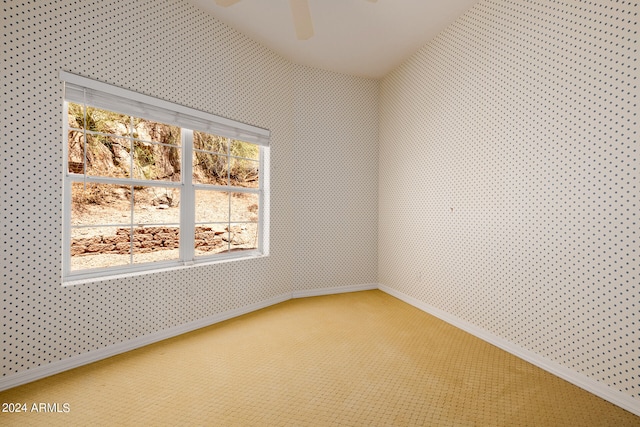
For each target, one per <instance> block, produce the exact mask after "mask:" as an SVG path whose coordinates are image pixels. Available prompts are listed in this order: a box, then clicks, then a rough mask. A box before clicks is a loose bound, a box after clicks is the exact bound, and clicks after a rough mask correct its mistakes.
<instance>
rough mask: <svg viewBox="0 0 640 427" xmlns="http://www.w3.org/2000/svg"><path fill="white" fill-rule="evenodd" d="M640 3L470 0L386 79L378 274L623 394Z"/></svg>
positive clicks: (639, 385) (630, 293) (629, 367)
mask: <svg viewBox="0 0 640 427" xmlns="http://www.w3.org/2000/svg"><path fill="white" fill-rule="evenodd" d="M631 3H633V5H632V4H631ZM638 11H639V10H638V5H637V4H636V3H635V2H613V1H611V2H609V1H604V2H587V1H571V2H563V1H535V2H533V1H520V0H517V1H516V0H513V1H497V0H487V1H480V2H479V3H478V4H476V5H475V6H474V7H473V8H472V9H471V10H469V11H468V12H467V13H466V14H465V15H464V16H463V17H461V18H460V19H459V20H457V21H456V22H455V23H454V24H453V25H451V26H450V27H448V28H447V29H446V30H445V31H444V32H443V33H441V34H440V35H439V36H438V37H437V38H436V39H435V40H433V41H432V42H431V43H429V44H428V45H426V46H424V47H423V48H422V49H421V50H420V51H419V52H417V53H416V54H415V55H414V56H413V57H412V58H411V59H410V60H408V61H407V62H406V63H404V64H403V65H402V66H401V67H399V68H398V69H396V70H395V71H394V72H392V73H391V74H390V75H388V76H387V77H386V78H385V79H384V80H383V81H382V83H381V112H380V116H381V118H380V152H379V158H380V163H379V179H380V186H379V195H378V197H379V234H378V236H379V241H378V244H379V246H378V247H379V263H378V279H379V282H380V283H381V284H383V285H386V286H388V287H389V288H391V289H393V290H395V291H398V292H400V293H402V294H403V295H406V296H409V297H411V298H414V299H415V300H417V301H419V302H420V303H424V304H427V305H429V306H430V307H433V308H435V309H436V310H442V311H443V312H444V313H447V315H449V316H451V317H452V318H455V319H458V320H460V321H462V322H466V323H467V324H470V325H472V327H474V328H476V329H477V330H480V331H483V332H485V333H486V334H488V335H491V336H494V337H498V338H499V339H502V340H504V341H505V342H507V343H510V344H512V345H513V346H514V348H521V349H524V350H527V351H530V352H532V353H534V354H537V355H538V356H539V357H540V358H541V360H543V363H544V361H549V362H555V363H557V364H559V365H561V366H562V367H565V368H568V369H570V370H571V371H574V372H577V373H580V374H584V375H586V376H587V377H589V378H591V379H594V380H597V381H599V382H600V383H601V384H605V385H607V386H609V387H610V388H611V389H613V390H618V391H620V392H622V393H623V394H625V395H627V396H632V397H634V398H635V399H640V380H639V376H638V375H639V374H640V372H638V366H640V350H639V348H640V347H639V346H638V340H639V338H640V336H639V335H640V334H639V332H638V331H639V330H640V328H639V327H638V326H639V325H640V306H639V305H638V301H640V287H639V286H638V283H640V276H639V274H640V272H639V269H638V266H639V261H638V230H639V227H638V212H639V210H638V201H639V200H638V199H639V198H640V197H639V195H640V190H639V188H640V187H639V186H638V184H639V183H638V176H639V172H638V122H637V121H638V116H637V113H638V106H637V102H638V81H637V76H638V71H637V67H638V61H637V60H638V51H637V48H638V46H637V41H638V39H637V29H638V25H637V23H638Z"/></svg>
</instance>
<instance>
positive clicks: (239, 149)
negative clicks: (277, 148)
mask: <svg viewBox="0 0 640 427" xmlns="http://www.w3.org/2000/svg"><path fill="white" fill-rule="evenodd" d="M231 155H232V156H236V157H244V158H247V159H253V160H259V159H260V147H259V146H257V145H256V144H251V143H249V142H243V141H233V142H232V143H231Z"/></svg>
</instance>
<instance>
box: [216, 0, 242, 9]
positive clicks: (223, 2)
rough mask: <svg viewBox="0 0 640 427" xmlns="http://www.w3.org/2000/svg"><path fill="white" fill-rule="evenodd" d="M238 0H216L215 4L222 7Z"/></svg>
mask: <svg viewBox="0 0 640 427" xmlns="http://www.w3.org/2000/svg"><path fill="white" fill-rule="evenodd" d="M239 1H240V0H216V4H217V5H218V6H222V7H228V6H231V5H232V4H236V3H238V2H239Z"/></svg>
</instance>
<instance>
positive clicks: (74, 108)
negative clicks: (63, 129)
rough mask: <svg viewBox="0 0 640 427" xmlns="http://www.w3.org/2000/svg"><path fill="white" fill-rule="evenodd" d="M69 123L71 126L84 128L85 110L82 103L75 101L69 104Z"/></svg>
mask: <svg viewBox="0 0 640 427" xmlns="http://www.w3.org/2000/svg"><path fill="white" fill-rule="evenodd" d="M67 123H68V124H69V127H70V128H77V129H83V128H84V110H83V106H82V105H80V104H75V103H73V102H69V103H68V104H67Z"/></svg>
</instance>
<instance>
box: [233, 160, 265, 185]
mask: <svg viewBox="0 0 640 427" xmlns="http://www.w3.org/2000/svg"><path fill="white" fill-rule="evenodd" d="M258 165H259V163H258V162H256V161H254V160H246V159H232V160H231V185H236V186H238V187H246V188H258V187H259V183H258Z"/></svg>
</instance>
